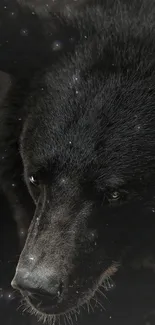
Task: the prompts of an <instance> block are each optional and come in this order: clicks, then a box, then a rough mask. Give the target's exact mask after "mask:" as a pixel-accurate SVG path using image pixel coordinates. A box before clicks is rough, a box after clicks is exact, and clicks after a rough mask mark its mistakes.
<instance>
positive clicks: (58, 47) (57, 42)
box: [52, 41, 62, 51]
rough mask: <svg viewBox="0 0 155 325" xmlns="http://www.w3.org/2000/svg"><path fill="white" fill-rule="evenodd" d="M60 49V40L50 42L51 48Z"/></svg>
mask: <svg viewBox="0 0 155 325" xmlns="http://www.w3.org/2000/svg"><path fill="white" fill-rule="evenodd" d="M61 49H62V42H61V41H55V42H53V43H52V50H53V51H60V50H61Z"/></svg>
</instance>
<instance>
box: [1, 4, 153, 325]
mask: <svg viewBox="0 0 155 325" xmlns="http://www.w3.org/2000/svg"><path fill="white" fill-rule="evenodd" d="M48 2H49V1H48ZM63 3H64V1H63ZM50 37H51V38H50ZM52 37H53V36H52V35H51V36H49V38H50V42H48V41H47V40H46V41H45V40H44V38H43V35H42V29H41V26H40V21H39V19H38V18H37V16H36V15H35V13H34V12H33V11H32V10H27V11H22V10H21V8H20V7H19V5H18V4H17V3H16V1H14V0H0V70H3V71H5V72H8V73H12V74H13V75H14V76H20V75H21V76H22V75H24V74H26V72H27V70H28V68H29V69H32V70H33V69H35V68H37V67H39V66H40V64H44V61H47V60H48V59H49V58H48V53H49V52H48V50H49V44H54V46H53V59H54V58H55V56H57V55H58V54H59V53H61V51H62V50H64V49H65V46H66V44H67V46H68V42H69V41H71V42H74V35H73V32H72V31H71V30H70V31H68V35H66V34H61V33H59V31H58V33H57V37H56V39H52ZM52 42H57V43H52ZM56 44H58V46H55V45H56ZM45 53H47V55H45ZM1 84H4V83H3V80H1ZM1 96H2V92H1V88H0V97H1ZM0 99H1V98H0ZM152 212H153V211H152ZM152 212H151V214H150V215H149V212H148V215H146V213H145V215H144V216H143V215H141V214H139V215H137V220H138V222H139V226H140V231H139V234H140V236H139V235H138V236H139V237H138V238H136V240H137V241H138V244H139V245H138V246H139V248H140V249H138V250H137V251H136V252H135V256H134V262H133V261H132V263H130V262H129V261H126V262H125V263H124V265H123V267H122V268H121V270H120V271H119V272H118V273H117V274H116V275H115V277H114V278H113V281H114V282H111V287H110V288H109V290H108V291H107V292H106V296H107V299H104V298H103V301H102V305H103V308H101V307H100V306H98V308H97V307H96V309H95V313H92V312H90V314H88V313H87V312H85V311H84V310H83V309H81V313H80V316H79V318H78V321H77V322H75V323H77V324H79V325H87V324H98V325H100V324H105V325H109V324H111V325H155V254H154V251H155V244H154V229H155V221H154V219H155V213H154V218H152ZM154 212H155V209H154ZM144 218H145V222H142V225H143V226H141V221H142V220H143V221H144ZM0 222H1V225H0V324H1V325H36V324H37V320H36V319H35V318H33V317H32V316H29V315H27V314H25V313H23V309H24V308H23V307H20V308H19V306H20V305H21V297H20V296H19V295H18V294H17V292H15V291H14V290H13V289H11V286H10V282H11V280H12V278H13V275H14V272H15V267H16V264H17V261H18V256H19V254H20V248H19V240H18V236H17V231H16V224H15V222H14V220H13V218H12V210H11V207H10V205H9V202H8V201H7V199H6V197H5V196H4V195H3V193H0ZM143 252H145V254H144V256H143ZM101 309H102V311H101ZM104 309H105V310H104ZM73 322H74V319H73ZM62 324H63V321H62ZM68 324H71V321H70V322H68Z"/></svg>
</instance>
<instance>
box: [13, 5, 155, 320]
mask: <svg viewBox="0 0 155 325" xmlns="http://www.w3.org/2000/svg"><path fill="white" fill-rule="evenodd" d="M114 12H115V11H114ZM124 13H126V11H124ZM93 14H94V9H93V11H92V15H90V16H91V19H90V20H91V24H92V16H93ZM100 15H101V13H100ZM103 15H105V13H103V12H102V15H101V16H102V17H101V16H100V19H101V20H102V19H103ZM90 16H89V18H90ZM129 16H130V15H129ZM95 18H96V14H95ZM130 18H131V17H130ZM94 20H95V19H94ZM111 20H112V21H113V16H112V17H111ZM125 22H126V20H125V21H124V24H125ZM129 22H130V20H129ZM94 24H95V23H94ZM108 24H109V23H108ZM79 25H80V23H79ZM129 25H130V26H131V23H129ZM108 26H109V25H108ZM121 26H122V25H121ZM121 26H120V27H119V31H118V26H117V21H116V22H115V26H112V30H111V32H112V31H113V33H112V34H110V36H108V38H105V33H104V28H103V29H102V31H101V33H100V35H99V36H97V35H96V34H93V37H92V35H91V37H88V38H87V40H86V41H85V42H84V43H82V44H80V45H79V47H78V49H76V51H75V53H74V54H72V55H71V56H69V57H66V58H64V60H62V62H60V63H59V64H58V65H56V66H55V67H50V68H48V69H47V70H46V71H45V72H44V73H43V74H42V75H41V74H40V75H38V76H37V77H36V78H35V80H34V84H33V87H32V88H33V91H32V93H31V94H30V96H29V98H28V99H27V103H26V104H25V107H24V108H23V112H24V113H23V115H24V114H25V115H24V123H23V128H22V133H21V134H20V154H21V157H22V161H23V166H24V177H25V182H26V184H27V187H28V189H29V192H30V194H31V196H32V198H33V200H34V202H35V205H36V211H35V214H34V217H33V220H32V222H31V225H30V228H29V232H28V237H27V240H26V243H25V246H24V249H23V251H22V253H21V256H20V259H19V263H18V266H17V270H16V275H15V278H14V280H13V282H12V285H13V286H14V287H15V288H18V289H19V290H20V291H21V293H22V295H23V296H24V298H25V299H26V301H27V303H28V305H29V306H31V307H32V310H33V311H34V312H36V313H38V314H39V315H43V316H45V318H46V316H47V315H60V314H63V313H66V312H67V311H70V310H73V309H75V308H77V307H78V306H80V305H82V304H84V303H85V302H88V301H89V300H90V299H91V298H92V296H93V295H94V293H95V292H97V290H98V289H99V287H100V285H102V283H104V280H106V278H107V277H110V276H111V275H112V274H114V273H115V272H116V270H117V268H118V265H119V261H120V258H121V253H122V250H123V249H124V247H125V245H128V244H130V240H129V241H128V237H130V236H129V233H130V231H131V230H132V228H131V229H130V226H131V224H132V223H133V222H135V219H136V214H137V211H140V210H142V209H143V208H144V205H145V204H144V202H145V196H146V194H147V191H148V189H149V187H151V186H153V184H154V167H155V157H154V153H155V144H154V135H155V128H154V125H155V110H154V102H155V89H154V61H153V60H152V53H154V50H155V47H154V39H153V38H152V36H150V39H149V40H148V39H147V41H146V38H145V40H144V38H143V30H140V31H139V35H138V36H137V35H135V30H136V28H137V26H138V25H136V27H135V26H134V28H135V29H134V28H133V30H132V33H131V30H130V29H129V26H125V25H123V26H124V28H125V31H124V30H123V33H122V27H121ZM103 27H105V28H106V24H105V26H103ZM116 27H117V28H116ZM108 28H109V27H108ZM129 31H130V32H129ZM140 32H141V33H140ZM145 32H146V33H148V35H150V30H149V29H148V28H146V30H145ZM111 35H112V36H111ZM145 36H146V35H145ZM146 42H147V51H146ZM148 62H149V64H148ZM38 80H39V81H38ZM127 234H128V236H127ZM49 317H50V316H49ZM47 318H48V316H47Z"/></svg>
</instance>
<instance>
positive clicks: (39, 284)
mask: <svg viewBox="0 0 155 325" xmlns="http://www.w3.org/2000/svg"><path fill="white" fill-rule="evenodd" d="M11 285H12V287H13V288H14V289H17V290H20V291H21V292H22V294H23V295H24V296H25V297H27V298H29V300H30V302H31V303H32V304H33V305H34V306H35V307H37V306H38V304H39V308H40V309H43V310H44V311H45V312H48V309H49V308H51V307H52V306H54V305H56V304H57V303H58V302H59V301H60V298H61V296H62V291H63V283H62V282H61V281H59V280H58V278H57V277H56V276H54V275H53V276H50V277H48V278H46V276H45V275H44V274H43V275H42V274H39V272H38V273H37V272H36V271H35V272H28V271H27V270H25V269H20V270H19V269H18V271H17V272H16V275H15V277H14V278H13V280H12V282H11Z"/></svg>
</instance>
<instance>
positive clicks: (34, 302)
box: [21, 262, 120, 323]
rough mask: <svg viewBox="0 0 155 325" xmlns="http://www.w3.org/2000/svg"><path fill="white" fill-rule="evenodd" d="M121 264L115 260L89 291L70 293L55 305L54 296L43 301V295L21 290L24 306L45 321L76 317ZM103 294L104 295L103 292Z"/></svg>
mask: <svg viewBox="0 0 155 325" xmlns="http://www.w3.org/2000/svg"><path fill="white" fill-rule="evenodd" d="M119 266H120V264H119V263H116V262H115V263H114V264H112V265H111V266H110V267H109V268H108V269H107V270H105V271H104V272H103V274H102V275H101V276H100V277H99V279H98V280H97V281H96V282H95V284H94V285H93V286H92V288H88V290H87V292H85V293H82V294H80V291H79V296H78V295H76V296H75V297H73V296H72V297H69V295H68V296H66V298H65V299H62V301H60V302H59V303H58V304H54V305H53V298H50V297H49V296H47V298H44V301H43V300H42V297H40V299H38V297H36V296H35V295H34V294H30V295H28V294H26V293H24V294H23V293H22V292H21V294H22V296H23V298H24V307H26V308H25V310H27V311H28V312H29V313H30V314H33V315H35V316H37V318H38V320H40V321H43V322H46V321H47V322H53V323H55V321H56V320H57V318H59V320H60V317H61V316H65V315H70V316H71V314H72V313H73V314H74V315H75V317H77V316H78V314H79V312H80V307H81V306H84V305H85V304H86V305H87V307H88V305H89V303H90V301H91V299H93V297H94V296H95V294H96V292H98V290H99V288H100V287H101V286H102V287H103V283H104V282H105V281H106V280H109V279H111V276H113V275H114V274H115V273H116V272H117V271H118V268H119ZM100 292H101V291H100ZM102 295H103V296H104V293H103V292H102ZM81 296H82V298H81ZM103 309H104V308H103Z"/></svg>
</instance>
